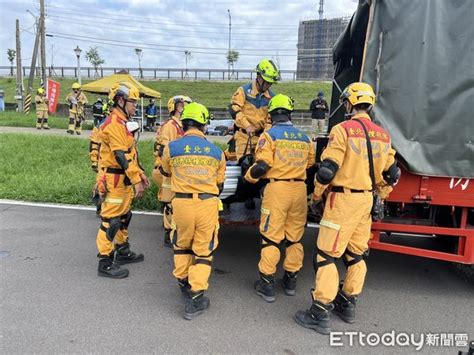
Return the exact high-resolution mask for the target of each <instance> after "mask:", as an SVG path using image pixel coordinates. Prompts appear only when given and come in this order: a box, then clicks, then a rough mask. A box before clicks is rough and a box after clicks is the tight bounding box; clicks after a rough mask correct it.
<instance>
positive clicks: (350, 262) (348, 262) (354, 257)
mask: <svg viewBox="0 0 474 355" xmlns="http://www.w3.org/2000/svg"><path fill="white" fill-rule="evenodd" d="M368 256H369V251H368V250H367V251H365V252H364V253H363V254H356V253H354V252H352V251H350V250H349V249H346V251H345V252H344V255H343V259H342V260H343V261H344V265H346V268H349V267H351V266H353V265H355V264H357V263H360V262H361V261H362V260H366V259H367V257H368ZM349 257H351V258H352V260H349Z"/></svg>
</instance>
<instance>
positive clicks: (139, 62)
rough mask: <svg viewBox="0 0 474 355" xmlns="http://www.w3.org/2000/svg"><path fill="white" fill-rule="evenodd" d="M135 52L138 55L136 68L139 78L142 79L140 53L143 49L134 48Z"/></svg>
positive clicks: (141, 53)
mask: <svg viewBox="0 0 474 355" xmlns="http://www.w3.org/2000/svg"><path fill="white" fill-rule="evenodd" d="M135 53H136V54H137V57H138V70H139V71H140V78H141V79H143V71H142V55H143V51H142V49H141V48H135Z"/></svg>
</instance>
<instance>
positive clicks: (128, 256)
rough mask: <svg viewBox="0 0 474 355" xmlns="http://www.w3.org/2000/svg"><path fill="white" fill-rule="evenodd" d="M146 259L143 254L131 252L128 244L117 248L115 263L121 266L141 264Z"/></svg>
mask: <svg viewBox="0 0 474 355" xmlns="http://www.w3.org/2000/svg"><path fill="white" fill-rule="evenodd" d="M144 259H145V257H144V256H143V254H137V253H135V252H133V251H131V250H130V244H129V243H128V242H125V243H123V244H121V245H117V246H116V249H115V262H116V263H117V264H119V265H123V264H130V263H139V262H141V261H143V260H144Z"/></svg>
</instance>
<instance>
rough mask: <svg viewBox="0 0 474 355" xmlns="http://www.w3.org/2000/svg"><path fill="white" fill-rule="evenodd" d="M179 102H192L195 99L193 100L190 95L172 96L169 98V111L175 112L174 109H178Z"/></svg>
mask: <svg viewBox="0 0 474 355" xmlns="http://www.w3.org/2000/svg"><path fill="white" fill-rule="evenodd" d="M178 102H183V103H185V104H186V103H187V104H189V103H191V102H193V100H191V98H190V97H188V96H184V95H176V96H173V97H172V98H170V99H169V100H168V112H169V113H170V114H171V113H173V112H174V110H176V104H177V103H178Z"/></svg>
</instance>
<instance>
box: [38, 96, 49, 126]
mask: <svg viewBox="0 0 474 355" xmlns="http://www.w3.org/2000/svg"><path fill="white" fill-rule="evenodd" d="M35 103H36V128H48V99H47V98H46V97H44V96H43V95H36V96H35Z"/></svg>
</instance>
